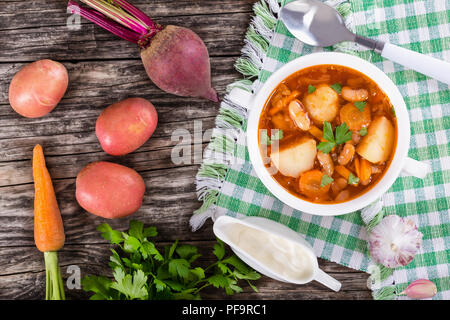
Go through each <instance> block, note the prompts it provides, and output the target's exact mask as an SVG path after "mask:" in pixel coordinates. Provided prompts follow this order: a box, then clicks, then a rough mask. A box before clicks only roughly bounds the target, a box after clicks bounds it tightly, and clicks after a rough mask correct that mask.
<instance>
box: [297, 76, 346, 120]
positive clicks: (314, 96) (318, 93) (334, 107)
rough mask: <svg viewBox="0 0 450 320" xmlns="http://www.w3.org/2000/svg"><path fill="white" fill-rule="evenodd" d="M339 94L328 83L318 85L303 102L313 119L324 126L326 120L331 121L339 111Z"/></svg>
mask: <svg viewBox="0 0 450 320" xmlns="http://www.w3.org/2000/svg"><path fill="white" fill-rule="evenodd" d="M338 101H339V96H338V94H337V93H336V91H334V90H333V89H331V88H330V87H329V86H327V85H320V86H317V87H316V90H315V91H314V92H313V93H310V94H308V95H307V96H306V97H305V99H304V101H303V104H304V106H305V107H306V110H307V111H308V113H309V115H310V116H311V118H312V119H313V121H314V122H315V123H316V124H317V125H320V126H322V124H323V122H324V121H328V122H331V121H333V119H334V118H335V117H336V115H337V113H338V109H339V108H338Z"/></svg>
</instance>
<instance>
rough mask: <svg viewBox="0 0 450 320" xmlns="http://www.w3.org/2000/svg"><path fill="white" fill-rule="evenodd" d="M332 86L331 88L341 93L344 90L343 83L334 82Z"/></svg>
mask: <svg viewBox="0 0 450 320" xmlns="http://www.w3.org/2000/svg"><path fill="white" fill-rule="evenodd" d="M330 87H331V89H333V90H334V91H336V92H337V93H338V94H341V91H342V85H341V84H340V83H335V84H332V85H331V86H330Z"/></svg>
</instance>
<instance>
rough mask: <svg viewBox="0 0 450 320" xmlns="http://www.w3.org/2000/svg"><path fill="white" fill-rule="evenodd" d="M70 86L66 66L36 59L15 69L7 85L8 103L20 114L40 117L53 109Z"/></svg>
mask: <svg viewBox="0 0 450 320" xmlns="http://www.w3.org/2000/svg"><path fill="white" fill-rule="evenodd" d="M68 85H69V75H68V73H67V70H66V68H65V67H64V66H63V65H62V64H61V63H59V62H56V61H53V60H49V59H45V60H39V61H35V62H33V63H30V64H28V65H26V66H25V67H23V68H22V69H20V70H19V72H17V73H16V74H15V75H14V77H13V78H12V80H11V83H10V85H9V103H10V105H11V107H12V108H13V109H14V111H16V112H17V113H18V114H20V115H21V116H24V117H27V118H39V117H42V116H45V115H46V114H47V113H49V112H50V111H52V110H53V109H54V108H55V107H56V105H57V104H58V103H59V101H60V100H61V98H62V97H63V96H64V93H65V92H66V90H67V86H68Z"/></svg>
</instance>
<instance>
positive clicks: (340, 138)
mask: <svg viewBox="0 0 450 320" xmlns="http://www.w3.org/2000/svg"><path fill="white" fill-rule="evenodd" d="M351 139H352V132H351V131H349V130H348V126H347V124H346V123H345V122H344V123H342V124H341V125H340V126H338V127H336V144H342V143H345V142H347V141H349V140H351Z"/></svg>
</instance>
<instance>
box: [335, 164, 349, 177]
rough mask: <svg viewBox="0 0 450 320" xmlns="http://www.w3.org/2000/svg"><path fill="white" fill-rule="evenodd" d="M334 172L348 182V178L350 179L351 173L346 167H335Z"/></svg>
mask: <svg viewBox="0 0 450 320" xmlns="http://www.w3.org/2000/svg"><path fill="white" fill-rule="evenodd" d="M334 171H336V172H337V173H339V174H340V175H341V176H342V177H344V178H345V179H347V180H348V178H349V177H350V173H351V171H350V170H348V169H347V168H346V167H344V166H336V167H334Z"/></svg>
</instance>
